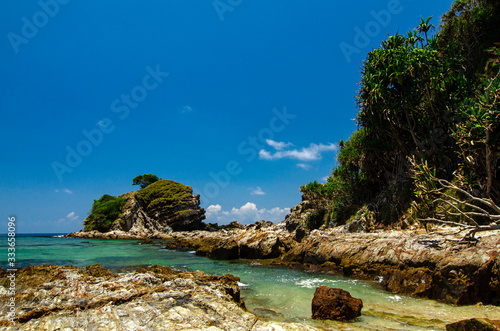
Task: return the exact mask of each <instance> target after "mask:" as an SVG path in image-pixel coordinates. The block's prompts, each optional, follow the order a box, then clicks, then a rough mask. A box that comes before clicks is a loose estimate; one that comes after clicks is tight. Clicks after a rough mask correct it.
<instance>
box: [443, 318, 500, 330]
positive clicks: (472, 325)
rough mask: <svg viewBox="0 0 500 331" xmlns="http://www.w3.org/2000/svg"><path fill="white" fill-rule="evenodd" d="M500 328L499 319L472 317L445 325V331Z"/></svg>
mask: <svg viewBox="0 0 500 331" xmlns="http://www.w3.org/2000/svg"><path fill="white" fill-rule="evenodd" d="M496 330H500V321H490V320H487V319H484V318H473V319H470V320H464V321H459V322H455V323H452V324H448V325H446V331H496Z"/></svg>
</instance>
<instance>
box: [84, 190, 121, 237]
mask: <svg viewBox="0 0 500 331" xmlns="http://www.w3.org/2000/svg"><path fill="white" fill-rule="evenodd" d="M124 204H125V200H124V199H121V198H117V197H114V196H112V195H108V194H104V195H103V196H102V197H100V198H99V199H98V200H94V203H93V204H92V210H91V211H90V213H89V216H87V218H86V219H85V221H84V222H83V225H84V231H92V230H97V231H99V232H108V231H109V230H110V229H111V227H112V225H113V223H114V222H115V221H116V220H117V219H119V218H120V217H121V216H122V210H121V209H122V207H123V205H124Z"/></svg>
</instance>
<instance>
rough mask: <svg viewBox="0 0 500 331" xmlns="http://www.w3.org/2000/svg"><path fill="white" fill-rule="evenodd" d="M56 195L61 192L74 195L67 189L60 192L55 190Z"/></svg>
mask: <svg viewBox="0 0 500 331" xmlns="http://www.w3.org/2000/svg"><path fill="white" fill-rule="evenodd" d="M54 191H55V192H56V193H59V192H64V193H67V194H73V191H71V190H69V189H67V188H65V189H62V190H58V189H55V190H54Z"/></svg>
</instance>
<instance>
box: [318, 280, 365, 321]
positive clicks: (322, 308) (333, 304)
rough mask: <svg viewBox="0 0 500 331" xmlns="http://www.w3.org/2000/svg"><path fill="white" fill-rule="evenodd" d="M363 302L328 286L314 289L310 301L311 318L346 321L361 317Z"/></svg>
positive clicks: (345, 292)
mask: <svg viewBox="0 0 500 331" xmlns="http://www.w3.org/2000/svg"><path fill="white" fill-rule="evenodd" d="M361 308H363V301H361V299H356V298H353V297H352V296H351V294H350V293H349V292H347V291H344V290H342V289H339V288H330V287H328V286H319V287H318V288H316V292H315V293H314V298H313V301H312V318H313V319H321V320H327V319H328V320H335V321H347V320H350V319H353V318H356V317H358V316H361Z"/></svg>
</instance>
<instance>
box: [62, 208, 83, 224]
mask: <svg viewBox="0 0 500 331" xmlns="http://www.w3.org/2000/svg"><path fill="white" fill-rule="evenodd" d="M78 217H79V216H78V215H76V214H75V212H74V211H72V212H71V213H69V214H68V215H66V218H60V219H59V222H65V221H76V220H77V219H78Z"/></svg>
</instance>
